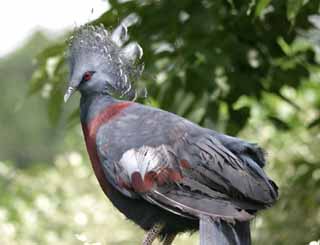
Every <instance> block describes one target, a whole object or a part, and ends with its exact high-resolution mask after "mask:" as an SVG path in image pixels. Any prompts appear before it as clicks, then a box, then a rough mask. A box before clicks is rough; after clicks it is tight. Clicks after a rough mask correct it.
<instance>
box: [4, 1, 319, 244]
mask: <svg viewBox="0 0 320 245" xmlns="http://www.w3.org/2000/svg"><path fill="white" fill-rule="evenodd" d="M1 6H2V11H1V16H0V31H1V38H0V89H1V96H0V112H1V116H0V122H1V124H0V125H1V127H0V191H1V195H0V234H1V235H0V244H3V245H7V244H8V245H16V244H17V245H18V244H19V245H20V244H23V245H33V244H61V245H63V244H66V245H70V244H86V245H104V244H119V245H120V244H139V242H140V241H141V239H142V236H143V232H142V231H141V230H140V229H138V228H137V227H136V226H134V225H133V224H132V223H131V222H130V221H127V220H126V219H125V218H124V217H123V216H122V215H121V214H120V213H119V212H118V211H116V210H115V208H113V207H112V205H111V204H110V203H109V201H108V200H107V198H106V197H105V196H104V195H103V193H102V191H101V190H100V187H99V186H98V183H97V181H96V179H95V176H94V174H93V172H92V169H91V166H90V162H89V160H88V157H87V153H86V150H85V147H84V140H83V137H82V132H81V129H80V126H79V119H78V113H79V112H78V110H77V108H78V103H79V95H78V96H75V97H73V98H72V99H71V103H68V104H67V105H65V104H63V99H62V97H63V93H64V90H65V88H66V83H67V80H68V67H67V63H66V51H67V46H68V41H67V40H68V38H69V36H70V35H71V33H72V30H73V29H74V28H75V27H77V26H80V25H81V24H84V23H88V22H91V23H94V24H99V23H102V24H104V25H105V26H106V27H108V28H112V27H115V26H116V25H117V24H119V23H120V21H121V20H122V19H123V18H125V17H127V16H129V15H130V16H131V17H134V18H136V20H137V23H136V24H135V25H134V26H132V27H130V29H129V33H130V35H131V38H132V39H133V40H137V41H138V42H139V43H140V45H141V46H142V47H143V49H144V58H143V61H144V64H145V72H144V75H143V77H142V79H141V80H140V81H139V82H138V83H137V86H138V87H139V86H141V87H144V86H146V87H147V88H148V92H149V96H148V98H147V99H146V100H141V102H143V103H146V104H149V105H152V106H155V107H159V108H163V109H165V110H168V111H171V112H174V113H177V114H179V115H182V116H184V117H186V118H188V119H190V120H192V121H194V122H196V123H199V124H201V125H203V126H205V127H209V128H211V129H215V130H218V131H221V132H225V133H227V134H231V135H237V136H238V137H242V138H244V139H247V140H249V141H251V142H256V143H258V144H260V145H261V146H263V147H264V148H265V149H266V151H267V155H268V162H269V164H268V166H267V172H268V173H269V175H270V176H272V178H273V179H275V180H276V182H277V183H278V184H279V186H280V193H281V198H280V200H279V202H278V203H277V205H276V206H275V207H273V208H272V209H270V210H268V211H265V212H263V213H261V215H260V216H259V217H257V218H256V219H255V220H254V221H253V223H252V230H253V234H252V235H253V240H254V244H262V245H264V244H275V245H278V244H279V245H282V244H284V245H286V244H290V245H295V244H297V245H298V244H310V245H317V244H318V245H319V243H320V242H319V240H320V16H319V15H320V1H319V0H283V1H278V0H247V1H242V0H237V1H235V0H180V1H170V0H136V1H133V0H132V1H130V0H109V1H101V0H90V1H89V0H81V1H79V0H68V1H62V0H56V1H41V0H28V1H18V0H13V1H8V0H7V1H3V2H2V3H1ZM175 244H177V245H179V244H184V245H191V244H198V236H197V234H193V235H192V236H189V235H188V234H185V235H181V236H179V237H178V239H177V240H176V242H175Z"/></svg>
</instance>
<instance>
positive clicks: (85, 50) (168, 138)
mask: <svg viewBox="0 0 320 245" xmlns="http://www.w3.org/2000/svg"><path fill="white" fill-rule="evenodd" d="M68 54H69V55H68V56H69V57H68V60H69V68H70V79H69V82H68V86H67V90H66V93H65V95H64V100H65V102H67V101H68V100H69V98H70V96H71V95H72V94H73V93H74V92H76V91H79V92H80V94H81V98H80V121H81V126H82V130H83V134H84V141H85V144H86V147H87V151H88V154H89V158H90V161H91V164H92V168H93V171H94V173H95V175H96V178H97V180H98V182H99V184H100V186H101V188H102V190H103V192H104V193H105V195H106V196H107V197H108V198H109V200H110V201H111V202H112V204H113V205H114V206H115V207H116V208H117V209H118V210H119V211H120V212H121V213H123V214H124V216H125V217H126V218H128V219H129V220H131V221H133V222H134V223H135V224H137V225H138V226H140V227H141V228H142V229H143V230H145V231H146V233H145V236H144V238H143V240H142V242H141V244H142V245H151V244H152V243H153V242H154V241H155V240H156V239H160V241H161V242H162V244H164V245H170V244H172V243H173V241H174V239H175V237H176V236H177V234H180V233H184V232H195V231H198V230H199V232H200V245H220V244H221V245H248V244H251V235H250V221H251V220H252V219H253V218H254V217H255V216H256V214H257V212H258V211H260V210H264V209H266V208H269V207H271V206H272V205H273V204H275V203H276V201H277V200H278V198H279V197H278V196H279V195H278V187H277V185H276V184H275V182H274V181H272V180H271V179H270V178H269V177H268V176H267V175H266V173H265V171H264V170H263V167H264V166H265V164H266V159H265V153H264V150H263V149H262V148H261V147H259V146H258V145H257V144H253V143H250V142H247V141H245V140H243V139H240V138H236V137H233V136H229V135H225V134H223V133H219V132H217V131H214V130H212V129H208V128H204V127H201V126H199V125H197V124H195V123H193V122H191V121H189V120H187V119H185V118H183V117H180V116H178V115H176V114H174V113H171V112H168V111H164V110H161V109H159V108H154V107H151V106H149V105H144V104H140V103H137V102H135V101H136V100H135V98H136V97H137V94H138V93H137V92H136V91H137V90H136V89H135V88H134V87H135V86H134V82H135V81H136V80H137V79H139V77H140V76H141V73H142V71H143V65H141V64H142V62H141V59H142V56H143V49H142V48H141V46H140V45H139V44H138V43H137V42H134V41H129V35H128V26H126V25H125V24H124V23H123V22H121V23H120V25H119V26H117V27H116V28H114V29H113V30H107V29H106V28H105V27H104V26H103V25H91V24H86V25H83V26H81V27H79V28H78V29H77V30H76V31H75V32H74V35H73V36H72V38H71V39H70V42H69V48H68Z"/></svg>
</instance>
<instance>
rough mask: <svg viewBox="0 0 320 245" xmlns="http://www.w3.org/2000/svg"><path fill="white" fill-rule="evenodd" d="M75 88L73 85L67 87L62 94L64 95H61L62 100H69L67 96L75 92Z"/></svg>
mask: <svg viewBox="0 0 320 245" xmlns="http://www.w3.org/2000/svg"><path fill="white" fill-rule="evenodd" d="M75 91H76V90H75V88H74V87H71V86H70V87H68V89H67V91H66V93H65V94H64V97H63V100H64V102H65V103H66V102H67V101H68V100H69V98H70V97H71V95H72V94H73V93H74V92H75Z"/></svg>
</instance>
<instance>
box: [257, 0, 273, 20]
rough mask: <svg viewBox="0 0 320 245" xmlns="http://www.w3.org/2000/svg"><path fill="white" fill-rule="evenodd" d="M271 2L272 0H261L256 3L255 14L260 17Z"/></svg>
mask: <svg viewBox="0 0 320 245" xmlns="http://www.w3.org/2000/svg"><path fill="white" fill-rule="evenodd" d="M270 2H271V0H260V1H259V2H258V4H257V5H256V10H255V15H256V16H257V17H260V16H261V14H262V11H263V10H264V9H265V8H266V7H267V6H268V5H269V3H270Z"/></svg>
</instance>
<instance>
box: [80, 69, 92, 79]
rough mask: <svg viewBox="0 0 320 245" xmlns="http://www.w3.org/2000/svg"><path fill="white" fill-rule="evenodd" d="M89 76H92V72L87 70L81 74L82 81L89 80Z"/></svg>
mask: <svg viewBox="0 0 320 245" xmlns="http://www.w3.org/2000/svg"><path fill="white" fill-rule="evenodd" d="M91 77H92V72H90V71H87V72H85V73H84V74H83V78H82V80H83V81H89V80H90V79H91Z"/></svg>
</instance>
